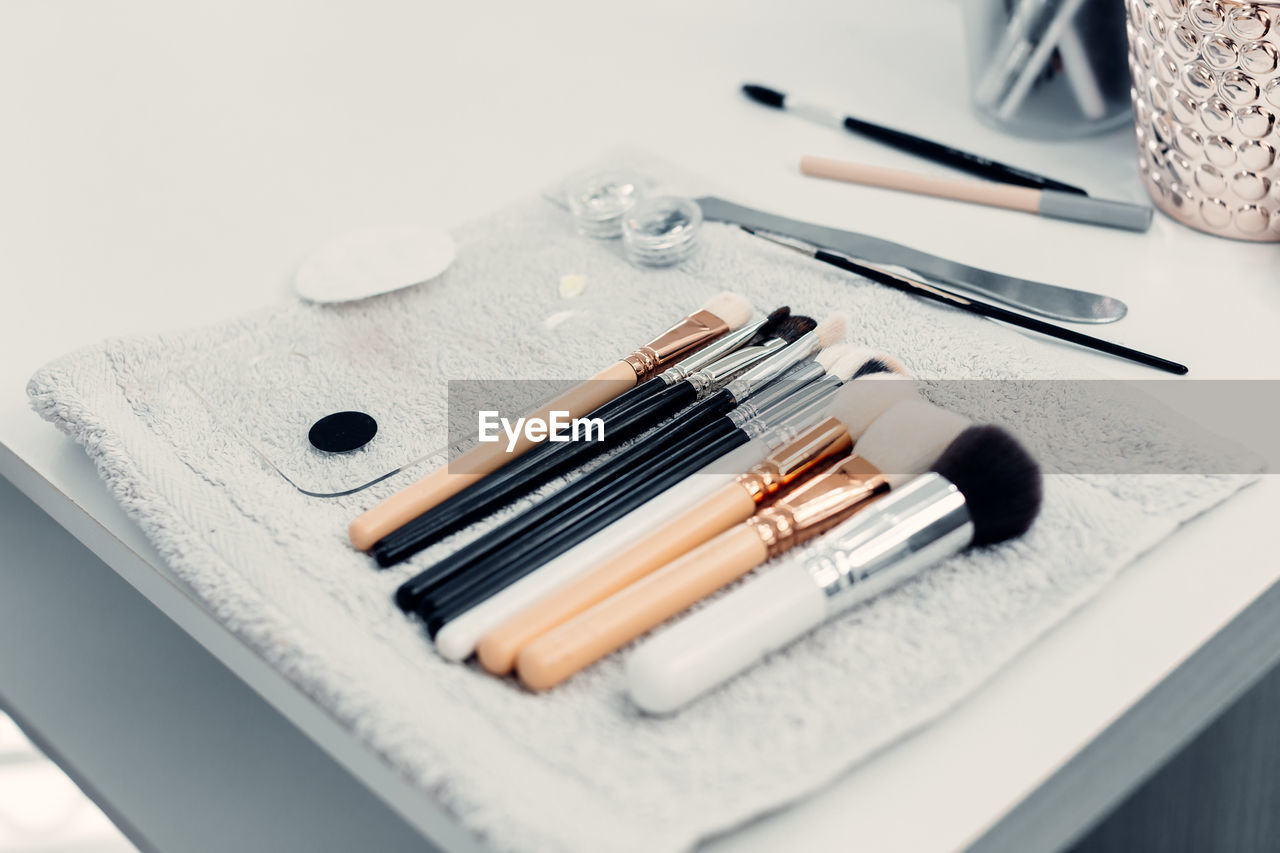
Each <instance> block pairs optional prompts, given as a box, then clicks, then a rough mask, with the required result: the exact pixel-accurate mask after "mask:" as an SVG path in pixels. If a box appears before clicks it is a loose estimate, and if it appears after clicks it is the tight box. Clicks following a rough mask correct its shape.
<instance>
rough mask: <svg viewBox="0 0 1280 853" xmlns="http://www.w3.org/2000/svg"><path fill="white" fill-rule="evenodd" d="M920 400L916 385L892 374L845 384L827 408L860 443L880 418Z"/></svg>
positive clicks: (883, 374) (882, 374)
mask: <svg viewBox="0 0 1280 853" xmlns="http://www.w3.org/2000/svg"><path fill="white" fill-rule="evenodd" d="M915 399H919V393H918V391H917V390H916V383H914V382H912V381H910V380H907V379H904V378H903V377H901V376H897V375H894V374H891V373H877V374H875V375H873V376H867V377H865V378H863V379H858V380H855V381H853V382H849V383H847V384H845V386H844V387H842V388H841V389H840V390H839V391H837V392H836V393H835V396H834V397H832V398H831V403H830V404H829V405H828V406H827V412H828V414H829V415H830V416H831V417H833V418H835V419H837V420H838V421H840V423H842V424H844V425H845V428H846V429H847V430H849V434H850V435H852V436H853V437H854V439H855V440H856V439H857V438H858V437H859V436H861V435H862V434H863V433H864V432H866V431H867V427H869V426H870V425H871V423H872V421H874V420H875V419H876V418H878V417H880V416H881V415H882V414H884V413H885V412H887V411H888V410H889V409H890V408H892V407H893V406H896V405H897V404H899V403H901V402H903V401H904V400H915Z"/></svg>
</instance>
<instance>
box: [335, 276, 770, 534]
mask: <svg viewBox="0 0 1280 853" xmlns="http://www.w3.org/2000/svg"><path fill="white" fill-rule="evenodd" d="M751 311H752V309H751V304H750V303H749V302H747V300H746V299H744V298H743V297H741V296H739V295H738V294H736V293H728V292H726V293H721V294H719V295H718V296H715V297H712V298H711V299H710V300H708V301H707V303H706V304H705V305H704V306H703V307H702V308H701V309H699V310H698V311H695V312H694V313H692V314H690V315H689V316H687V317H685V318H684V319H683V320H681V321H680V322H679V323H677V324H676V325H674V326H672V327H671V328H670V329H668V330H667V331H666V332H664V333H662V334H661V335H659V336H658V337H657V338H654V339H653V340H652V341H650V342H649V343H648V344H645V345H644V346H642V347H639V348H638V349H636V350H635V351H633V352H632V353H630V354H629V355H627V356H625V357H624V358H622V359H620V360H619V361H618V362H617V363H615V364H613V365H611V366H609V367H607V368H605V369H604V370H602V371H600V372H599V373H597V374H596V375H595V376H594V377H592V378H591V379H589V380H587V381H586V382H583V383H581V384H579V385H577V386H575V387H574V388H572V389H570V390H569V391H566V392H565V393H563V394H561V395H560V396H559V397H557V398H556V399H554V400H552V401H551V402H550V403H548V404H546V405H545V406H543V407H542V408H540V409H538V410H537V411H536V412H533V413H532V414H531V415H530V416H531V417H536V418H542V419H543V420H546V419H547V417H548V415H549V413H550V412H552V411H563V412H567V413H569V416H570V417H580V416H582V415H586V414H589V413H590V412H591V411H593V410H595V409H598V408H599V407H600V406H602V405H604V404H605V403H607V402H608V401H610V400H612V399H613V398H615V397H617V396H618V395H619V394H622V393H623V392H625V391H627V390H628V389H630V388H633V387H635V386H636V385H638V384H639V383H641V382H644V381H645V380H647V379H649V378H650V377H652V376H653V375H654V374H655V373H656V372H658V371H659V370H661V369H662V368H664V367H666V366H667V365H668V364H670V363H672V362H673V361H676V360H678V359H681V358H684V357H686V356H688V355H690V354H691V353H693V352H695V351H697V350H699V349H701V348H702V347H704V346H706V345H707V344H709V343H711V342H712V341H714V340H715V339H716V338H719V337H721V336H722V335H724V334H726V333H728V332H731V331H733V330H735V329H739V328H741V327H742V326H744V325H746V323H747V321H748V320H750V319H751ZM534 444H535V442H533V441H530V440H529V439H527V438H521V440H520V441H519V443H518V444H517V445H516V447H515V448H514V450H513V451H512V452H510V453H508V452H506V451H505V450H504V448H503V447H502V446H501V445H499V444H492V445H490V444H485V445H480V446H479V447H477V448H475V449H473V450H470V451H468V452H466V453H464V454H463V455H462V456H460V457H458V458H457V459H455V460H454V461H453V462H452V463H449V464H447V465H445V466H444V467H442V468H439V469H437V470H436V471H434V472H432V473H431V474H428V475H427V476H426V477H423V478H422V479H421V480H419V481H418V482H416V483H413V484H411V485H409V486H407V487H406V488H404V489H401V490H400V491H399V492H397V493H396V494H394V495H392V496H391V497H389V498H387V499H386V500H384V501H382V502H381V503H379V504H378V505H376V506H374V507H372V508H370V509H369V510H367V511H365V512H364V513H363V514H361V515H360V516H358V517H357V518H356V519H355V520H354V521H352V522H351V525H350V527H349V528H348V530H347V534H348V536H349V537H350V539H351V544H352V545H354V546H355V547H356V548H358V549H359V550H361V551H366V550H368V549H369V548H370V547H372V546H373V544H374V543H375V542H377V541H378V540H379V539H381V538H382V537H384V536H386V535H387V534H388V533H390V532H391V531H393V530H395V529H396V528H398V527H400V526H401V525H402V524H404V523H405V522H407V521H409V520H411V519H413V518H416V517H417V516H419V515H421V514H422V513H424V512H426V511H427V510H428V509H430V508H431V507H433V506H435V505H436V504H438V503H440V502H441V501H442V500H444V499H445V498H447V497H449V496H450V495H453V494H457V493H458V492H459V491H461V490H462V489H464V488H466V487H467V486H469V485H471V484H472V483H474V482H475V481H477V480H478V479H480V478H481V477H483V476H484V475H485V474H488V473H490V472H492V471H495V470H497V469H498V468H499V467H501V466H502V465H503V464H505V463H506V462H508V461H510V460H511V459H513V458H515V456H517V455H520V454H523V453H524V452H526V451H527V450H529V448H531V447H532V446H533V445H534ZM454 472H457V473H454Z"/></svg>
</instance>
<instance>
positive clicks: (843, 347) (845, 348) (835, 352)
mask: <svg viewBox="0 0 1280 853" xmlns="http://www.w3.org/2000/svg"><path fill="white" fill-rule="evenodd" d="M852 349H854V346H853V344H835V345H834V346H829V347H827V348H826V349H824V350H823V351H822V352H820V353H818V354H817V355H815V356H814V357H813V360H814V361H816V362H818V364H821V365H822V369H823V370H825V371H827V373H830V372H831V368H832V367H833V366H834V365H835V364H836V362H838V361H839V360H840V359H841V358H843V357H844V356H845V355H846V354H847V353H848V352H849V351H850V350H852Z"/></svg>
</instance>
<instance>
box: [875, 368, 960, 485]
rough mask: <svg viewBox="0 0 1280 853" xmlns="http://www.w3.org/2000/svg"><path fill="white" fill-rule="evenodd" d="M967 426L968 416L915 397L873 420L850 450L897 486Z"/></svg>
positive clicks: (918, 471)
mask: <svg viewBox="0 0 1280 853" xmlns="http://www.w3.org/2000/svg"><path fill="white" fill-rule="evenodd" d="M859 381H861V380H859ZM857 384H858V383H857V382H853V383H851V385H855V386H856V385H857ZM970 426H972V423H971V422H970V421H969V419H968V418H966V417H964V416H962V415H957V414H956V413H955V412H949V411H947V410H946V409H944V408H942V407H941V406H935V405H933V404H932V403H928V402H925V401H924V400H921V399H918V398H917V399H914V400H905V401H903V402H901V403H898V404H897V405H896V406H893V407H892V408H890V409H889V410H888V411H886V412H885V413H884V414H883V415H881V416H880V417H878V418H876V419H875V420H874V421H872V423H871V426H869V427H867V431H866V432H865V433H863V435H862V438H860V439H858V442H857V444H855V445H854V447H853V452H854V453H856V454H858V455H859V456H861V457H862V458H863V459H866V460H867V461H868V462H870V463H871V464H872V465H874V466H876V467H877V468H879V469H880V471H881V472H882V473H883V474H884V475H885V476H886V477H888V479H889V484H890V485H891V486H897V485H900V484H901V483H903V482H905V481H906V480H909V479H911V478H912V477H914V476H917V475H919V474H923V473H924V472H925V471H928V470H929V468H930V466H932V465H933V463H934V462H936V461H937V459H938V457H939V456H941V455H942V452H943V451H944V450H946V449H947V445H949V444H951V442H953V441H955V440H956V437H957V436H959V435H960V433H962V432H964V431H965V430H966V429H968V428H969V427H970Z"/></svg>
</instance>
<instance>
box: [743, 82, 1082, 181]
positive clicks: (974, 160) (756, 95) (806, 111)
mask: <svg viewBox="0 0 1280 853" xmlns="http://www.w3.org/2000/svg"><path fill="white" fill-rule="evenodd" d="M742 93H743V94H744V95H746V96H747V97H748V98H750V99H751V100H753V101H755V102H757V103H760V104H764V105H765V106H766V107H773V108H775V109H779V110H787V111H788V112H794V113H797V114H798V115H802V116H804V117H805V118H807V119H809V120H810V121H816V122H817V123H818V124H825V125H827V126H829V127H838V128H842V129H844V130H847V131H849V132H850V133H852V134H855V135H857V136H865V137H866V138H868V139H874V140H875V141H876V142H882V143H884V144H885V145H888V146H889V147H890V148H896V149H898V150H899V151H905V152H906V153H908V154H914V155H916V156H917V157H924V158H925V159H927V160H932V161H933V162H935V163H941V164H942V165H944V166H950V167H952V168H953V169H959V170H960V171H962V172H968V173H969V174H971V175H977V176H978V177H980V178H986V179H988V180H991V181H999V182H1000V183H1002V184H1013V185H1014V186H1019V187H1035V188H1036V189H1041V190H1058V191H1059V192H1066V193H1075V194H1077V195H1087V193H1086V192H1085V191H1084V190H1082V189H1080V188H1079V187H1074V186H1072V185H1071V184H1064V183H1063V182H1062V181H1055V180H1054V179H1053V178H1046V177H1045V176H1044V175H1037V174H1036V173H1035V172H1029V171H1027V170H1026V169H1019V168H1017V167H1016V166H1010V165H1008V164H1007V163H998V162H996V161H995V160H991V159H989V158H987V157H983V156H981V155H980V154H973V153H971V152H969V151H962V150H960V149H959V148H953V147H951V146H950V145H943V144H942V143H940V142H934V141H933V140H931V139H925V138H923V137H920V136H915V135H913V134H910V133H905V132H903V131H901V130H894V129H893V128H891V127H884V126H883V125H879V124H873V123H871V122H869V121H864V120H862V119H858V118H854V117H853V116H845V115H841V114H839V113H837V112H834V111H832V110H829V109H827V108H825V107H820V106H818V105H816V104H812V103H809V102H808V101H800V100H798V99H797V98H795V97H794V96H792V95H786V94H783V93H782V92H779V91H778V90H777V89H770V88H769V87H767V86H759V85H757V84H755V83H746V84H744V85H743V86H742Z"/></svg>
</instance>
